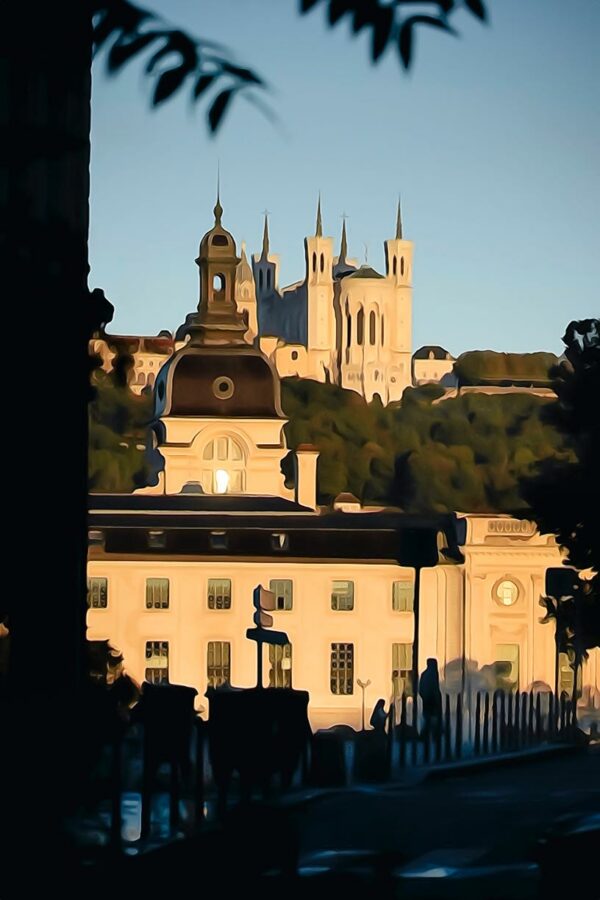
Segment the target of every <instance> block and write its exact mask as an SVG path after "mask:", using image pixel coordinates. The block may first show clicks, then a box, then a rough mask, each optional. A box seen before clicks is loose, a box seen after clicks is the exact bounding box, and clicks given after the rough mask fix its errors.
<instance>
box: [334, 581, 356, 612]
mask: <svg viewBox="0 0 600 900" xmlns="http://www.w3.org/2000/svg"><path fill="white" fill-rule="evenodd" d="M331 608H332V609H337V610H344V609H354V582H353V581H334V582H333V586H332V588H331Z"/></svg>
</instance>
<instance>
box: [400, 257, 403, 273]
mask: <svg viewBox="0 0 600 900" xmlns="http://www.w3.org/2000/svg"><path fill="white" fill-rule="evenodd" d="M400 274H401V275H404V257H403V256H401V257H400Z"/></svg>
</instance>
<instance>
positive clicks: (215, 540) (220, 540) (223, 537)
mask: <svg viewBox="0 0 600 900" xmlns="http://www.w3.org/2000/svg"><path fill="white" fill-rule="evenodd" d="M210 547H211V550H227V533H226V532H225V531H211V533H210Z"/></svg>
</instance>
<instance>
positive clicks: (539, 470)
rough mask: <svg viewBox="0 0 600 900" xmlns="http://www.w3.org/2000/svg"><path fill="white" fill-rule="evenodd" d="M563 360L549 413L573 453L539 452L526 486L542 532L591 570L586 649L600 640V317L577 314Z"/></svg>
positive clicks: (581, 621)
mask: <svg viewBox="0 0 600 900" xmlns="http://www.w3.org/2000/svg"><path fill="white" fill-rule="evenodd" d="M563 343H564V344H565V345H566V351H565V357H566V359H565V361H564V362H562V363H561V364H560V366H557V367H556V368H555V369H554V370H553V376H554V381H553V386H554V390H555V393H556V398H557V399H556V401H554V402H551V403H549V404H547V406H546V407H545V408H544V411H543V419H544V421H545V422H546V423H547V424H548V425H550V426H551V427H552V428H554V429H556V431H557V432H559V433H561V434H562V435H563V436H564V439H565V442H566V443H567V445H568V446H569V447H570V449H571V455H570V457H569V458H562V459H560V458H549V459H545V460H541V461H540V462H538V463H537V464H536V466H535V469H534V472H533V473H531V474H530V475H529V476H528V477H524V478H523V479H521V482H520V492H521V495H522V496H523V498H524V499H525V501H526V502H527V503H528V505H529V507H530V511H529V512H528V513H527V517H528V518H531V519H533V520H534V521H535V522H536V523H537V526H538V528H539V529H540V531H541V532H542V533H543V534H554V535H555V537H556V540H557V543H558V544H559V545H560V546H561V547H563V548H564V549H565V550H566V551H567V558H566V560H565V562H566V563H567V564H568V565H571V566H574V567H575V568H576V569H579V570H588V571H589V572H590V575H591V577H590V578H589V579H588V580H587V581H586V582H585V584H584V586H582V590H581V591H580V592H579V606H578V610H577V621H576V623H575V626H574V627H575V628H576V630H577V629H578V634H577V635H576V640H577V641H579V645H580V647H581V648H582V649H586V648H589V647H595V646H600V575H599V573H600V525H599V516H600V476H599V467H600V413H599V408H600V320H598V319H584V320H581V321H574V322H571V323H570V324H569V326H568V328H567V330H566V332H565V335H564V337H563Z"/></svg>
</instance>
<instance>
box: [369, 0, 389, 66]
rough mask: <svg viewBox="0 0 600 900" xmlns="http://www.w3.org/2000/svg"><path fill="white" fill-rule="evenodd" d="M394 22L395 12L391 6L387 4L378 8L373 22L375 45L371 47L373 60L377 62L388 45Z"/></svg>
mask: <svg viewBox="0 0 600 900" xmlns="http://www.w3.org/2000/svg"><path fill="white" fill-rule="evenodd" d="M393 24H394V13H393V11H392V8H391V6H385V7H382V9H380V10H378V12H377V17H376V19H375V21H374V24H373V45H372V47H371V56H372V57H373V62H376V61H377V60H378V59H379V57H380V56H381V54H382V53H383V51H384V50H385V48H386V47H387V44H388V41H389V39H390V34H391V31H392V25H393Z"/></svg>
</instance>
